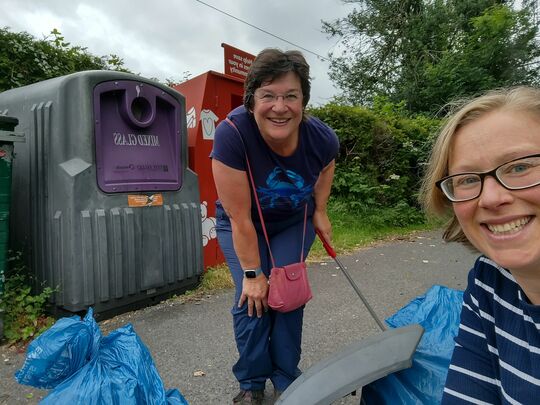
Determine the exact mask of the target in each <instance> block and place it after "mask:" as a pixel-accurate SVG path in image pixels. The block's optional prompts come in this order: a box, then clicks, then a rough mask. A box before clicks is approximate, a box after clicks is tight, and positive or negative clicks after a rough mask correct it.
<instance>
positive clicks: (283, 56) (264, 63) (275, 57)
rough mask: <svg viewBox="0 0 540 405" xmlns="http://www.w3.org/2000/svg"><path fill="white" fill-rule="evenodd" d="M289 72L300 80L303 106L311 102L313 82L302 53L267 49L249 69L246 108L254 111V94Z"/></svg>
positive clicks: (245, 97)
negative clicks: (264, 85)
mask: <svg viewBox="0 0 540 405" xmlns="http://www.w3.org/2000/svg"><path fill="white" fill-rule="evenodd" d="M289 72H294V73H295V74H296V75H297V76H298V77H299V79H300V85H301V87H302V104H303V106H304V107H305V106H306V105H307V103H308V101H309V96H310V91H311V82H310V77H309V65H308V63H307V62H306V59H305V58H304V55H302V52H300V51H286V52H283V51H282V50H280V49H277V48H266V49H264V50H263V51H261V52H260V53H259V54H258V55H257V57H256V58H255V60H254V61H253V63H252V64H251V67H250V68H249V71H248V74H247V77H246V81H245V82H244V107H246V110H248V111H251V110H252V109H253V94H254V93H255V90H257V89H258V88H259V87H261V85H262V84H263V83H272V82H273V81H274V80H275V79H277V78H278V77H280V76H283V75H285V74H287V73H289Z"/></svg>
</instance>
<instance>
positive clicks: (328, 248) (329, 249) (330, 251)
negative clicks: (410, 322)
mask: <svg viewBox="0 0 540 405" xmlns="http://www.w3.org/2000/svg"><path fill="white" fill-rule="evenodd" d="M316 232H317V235H319V238H320V239H321V242H322V244H323V246H324V248H325V249H326V253H328V255H329V256H330V257H331V258H332V259H334V261H335V262H336V263H337V265H338V266H339V268H340V269H341V271H342V272H343V274H344V275H345V277H346V278H347V280H348V281H349V283H350V284H351V286H352V288H353V289H354V291H356V294H358V296H359V297H360V299H361V300H362V302H363V303H364V305H365V306H366V308H367V310H368V311H369V313H370V314H371V316H372V317H373V319H375V322H377V325H379V328H381V331H383V332H384V331H385V330H386V326H384V324H383V323H382V322H381V320H380V319H379V317H378V316H377V314H376V313H375V311H374V310H373V308H371V305H369V302H368V301H367V299H366V297H364V294H362V291H360V288H358V286H357V285H356V283H355V282H354V280H353V279H352V277H351V275H350V274H349V272H348V271H347V270H346V268H345V266H344V265H343V264H342V263H341V261H340V260H339V259H338V258H337V255H336V252H335V250H334V249H333V248H332V246H330V244H329V243H328V242H327V241H326V238H325V237H324V236H323V234H322V233H321V231H319V230H318V229H317V230H316Z"/></svg>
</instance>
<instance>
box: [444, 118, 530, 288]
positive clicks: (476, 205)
mask: <svg viewBox="0 0 540 405" xmlns="http://www.w3.org/2000/svg"><path fill="white" fill-rule="evenodd" d="M535 153H540V119H539V118H535V117H534V116H532V115H531V114H528V113H524V112H516V111H511V110H498V111H492V112H490V113H487V114H484V115H483V116H481V117H480V118H478V119H476V120H474V121H472V122H470V123H468V124H466V125H465V126H464V127H462V128H461V129H459V130H458V132H456V134H455V136H454V139H453V142H452V147H451V149H450V155H449V160H448V169H449V174H450V175H453V174H457V173H462V172H484V171H488V170H492V169H493V168H495V167H497V166H499V165H501V164H503V163H505V162H508V161H510V160H512V159H515V158H519V157H523V156H526V155H531V154H535ZM453 209H454V213H455V215H456V217H457V219H458V221H459V223H460V226H461V229H462V230H463V232H464V233H465V235H466V236H467V238H468V239H469V241H470V242H471V243H472V244H473V245H474V246H475V247H476V248H477V249H478V250H479V251H480V252H482V253H483V254H485V255H486V256H488V257H489V258H491V259H492V260H494V261H495V262H496V263H498V264H499V265H501V266H503V267H505V268H507V269H509V270H511V271H512V272H513V273H514V275H515V276H519V275H520V274H521V275H523V276H525V277H531V276H532V274H533V273H532V272H534V274H537V277H539V278H540V186H536V187H532V188H529V189H525V190H513V191H511V190H507V189H505V188H504V187H502V186H501V185H500V184H499V183H497V181H496V180H495V179H494V178H493V177H491V176H488V177H486V178H485V179H484V187H483V190H482V193H481V194H480V196H479V197H478V198H476V199H474V200H472V201H466V202H460V203H454V204H453Z"/></svg>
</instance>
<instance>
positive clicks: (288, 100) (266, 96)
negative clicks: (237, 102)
mask: <svg viewBox="0 0 540 405" xmlns="http://www.w3.org/2000/svg"><path fill="white" fill-rule="evenodd" d="M255 97H257V99H258V100H260V102H261V103H263V104H274V103H277V102H278V100H279V98H280V97H281V98H282V99H283V102H284V103H285V104H288V105H292V104H296V103H298V102H300V101H301V100H302V94H300V93H298V92H296V91H294V92H290V93H287V94H274V93H272V92H269V91H256V92H255Z"/></svg>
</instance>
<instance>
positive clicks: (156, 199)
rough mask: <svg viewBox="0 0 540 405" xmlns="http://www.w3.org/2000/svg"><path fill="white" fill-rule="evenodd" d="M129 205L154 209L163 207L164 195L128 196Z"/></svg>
mask: <svg viewBox="0 0 540 405" xmlns="http://www.w3.org/2000/svg"><path fill="white" fill-rule="evenodd" d="M128 205H129V206H130V207H154V206H160V205H163V195H161V194H150V195H146V194H128Z"/></svg>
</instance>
